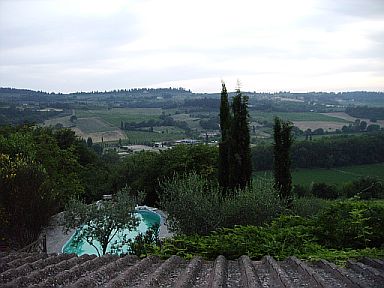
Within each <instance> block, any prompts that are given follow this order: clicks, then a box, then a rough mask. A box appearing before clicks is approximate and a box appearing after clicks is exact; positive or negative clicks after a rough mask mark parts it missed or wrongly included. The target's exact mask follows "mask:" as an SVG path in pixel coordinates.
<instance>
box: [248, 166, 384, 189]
mask: <svg viewBox="0 0 384 288" xmlns="http://www.w3.org/2000/svg"><path fill="white" fill-rule="evenodd" d="M254 176H255V177H273V176H272V172H271V171H258V172H256V173H254ZM363 176H375V177H378V178H380V179H382V180H383V181H384V163H377V164H369V165H354V166H346V167H337V168H333V169H296V170H294V171H293V172H292V182H293V184H300V185H304V186H309V185H310V184H311V183H312V182H315V183H320V182H324V183H327V184H333V185H336V186H342V185H343V184H344V183H346V182H350V181H353V180H356V179H358V178H359V177H363Z"/></svg>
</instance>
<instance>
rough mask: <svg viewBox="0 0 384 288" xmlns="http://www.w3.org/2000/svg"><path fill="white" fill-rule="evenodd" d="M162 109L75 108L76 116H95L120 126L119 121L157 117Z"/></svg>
mask: <svg viewBox="0 0 384 288" xmlns="http://www.w3.org/2000/svg"><path fill="white" fill-rule="evenodd" d="M162 112H163V110H162V109H161V108H111V109H97V110H76V116H77V117H78V118H90V117H97V118H101V119H103V120H104V121H105V122H108V123H109V124H111V125H114V126H115V127H117V128H120V124H121V121H124V122H142V121H147V120H150V119H159V116H160V115H161V114H162Z"/></svg>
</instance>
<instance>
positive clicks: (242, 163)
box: [219, 83, 252, 193]
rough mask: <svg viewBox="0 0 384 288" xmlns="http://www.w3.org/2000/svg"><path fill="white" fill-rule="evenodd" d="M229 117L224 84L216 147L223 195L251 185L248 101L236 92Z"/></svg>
mask: <svg viewBox="0 0 384 288" xmlns="http://www.w3.org/2000/svg"><path fill="white" fill-rule="evenodd" d="M231 108H232V113H231V111H230V106H229V103H228V93H227V89H226V87H225V84H224V83H223V85H222V92H221V106H220V127H221V133H222V141H221V143H220V145H219V183H220V186H221V187H223V191H224V193H226V192H227V191H228V189H231V190H233V189H235V188H239V189H243V188H245V187H246V186H247V185H248V184H250V182H251V176H252V162H251V150H250V146H249V145H250V135H249V114H248V97H246V96H243V95H242V94H241V92H240V89H237V91H236V95H235V97H234V98H233V100H232V105H231Z"/></svg>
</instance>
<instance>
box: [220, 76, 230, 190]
mask: <svg viewBox="0 0 384 288" xmlns="http://www.w3.org/2000/svg"><path fill="white" fill-rule="evenodd" d="M231 118H232V116H231V112H230V109H229V103H228V92H227V88H226V87H225V83H224V82H223V83H222V88H221V102H220V129H221V142H220V144H219V184H220V186H221V187H223V191H224V193H226V192H227V188H228V187H229V144H230V140H229V138H230V128H231Z"/></svg>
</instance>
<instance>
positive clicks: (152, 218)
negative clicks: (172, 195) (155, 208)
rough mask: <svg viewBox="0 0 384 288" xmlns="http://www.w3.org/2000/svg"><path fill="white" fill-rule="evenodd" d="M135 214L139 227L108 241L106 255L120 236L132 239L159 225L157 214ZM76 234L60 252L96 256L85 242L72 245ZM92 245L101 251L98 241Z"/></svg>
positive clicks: (124, 251)
mask: <svg viewBox="0 0 384 288" xmlns="http://www.w3.org/2000/svg"><path fill="white" fill-rule="evenodd" d="M136 213H137V216H138V218H140V223H139V226H138V227H137V228H136V230H133V231H129V230H124V231H122V232H121V233H118V234H116V235H115V237H113V239H112V241H110V243H109V244H108V247H107V253H108V252H110V251H111V247H110V246H111V243H114V242H115V240H119V238H120V237H122V235H124V234H127V235H128V237H127V238H129V239H134V238H135V237H136V236H137V234H139V233H140V232H141V233H144V232H145V231H147V230H148V228H149V227H151V226H153V225H154V224H158V225H160V216H159V215H158V214H157V213H155V212H152V211H148V210H140V211H136ZM80 229H81V228H80ZM76 233H78V231H76V232H75V233H74V234H73V235H72V237H71V238H70V239H69V240H68V241H67V243H65V245H64V246H63V249H62V252H63V253H67V254H71V253H75V254H77V255H78V256H81V255H84V254H93V255H97V251H96V249H95V248H94V247H92V246H91V245H90V244H89V243H88V242H87V241H82V242H81V243H79V245H77V246H74V245H73V243H72V240H73V238H74V237H75V236H76ZM93 244H94V245H95V246H96V247H98V248H99V250H100V251H101V246H100V243H99V242H98V241H94V242H93ZM122 252H123V253H126V252H127V247H124V248H123V251H122Z"/></svg>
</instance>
